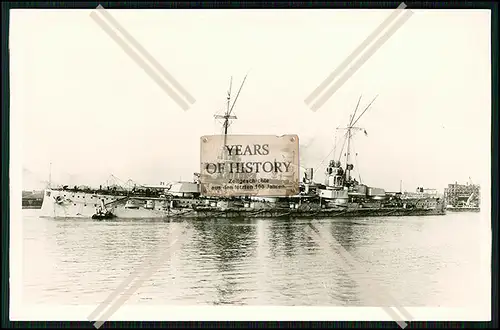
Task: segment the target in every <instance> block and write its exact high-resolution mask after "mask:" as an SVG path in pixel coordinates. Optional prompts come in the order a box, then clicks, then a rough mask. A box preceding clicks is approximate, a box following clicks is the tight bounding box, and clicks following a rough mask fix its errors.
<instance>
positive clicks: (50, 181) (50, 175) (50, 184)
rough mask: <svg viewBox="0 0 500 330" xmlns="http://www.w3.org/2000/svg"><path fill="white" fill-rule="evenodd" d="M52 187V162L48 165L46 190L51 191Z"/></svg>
mask: <svg viewBox="0 0 500 330" xmlns="http://www.w3.org/2000/svg"><path fill="white" fill-rule="evenodd" d="M51 186H52V162H50V164H49V184H48V188H49V189H51Z"/></svg>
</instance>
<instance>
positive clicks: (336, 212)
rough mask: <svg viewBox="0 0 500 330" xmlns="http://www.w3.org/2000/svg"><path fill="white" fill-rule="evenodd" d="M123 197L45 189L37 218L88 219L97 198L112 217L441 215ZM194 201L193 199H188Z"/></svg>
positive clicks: (420, 211) (443, 211) (428, 211)
mask: <svg viewBox="0 0 500 330" xmlns="http://www.w3.org/2000/svg"><path fill="white" fill-rule="evenodd" d="M126 199H128V197H127V196H116V195H103V194H92V193H85V192H68V191H61V190H47V191H45V195H44V200H43V204H42V208H41V215H40V216H41V217H46V218H92V217H93V216H94V215H95V214H96V208H97V207H98V206H99V205H100V204H99V203H100V201H104V203H106V204H107V205H109V206H108V207H107V208H108V210H110V211H111V212H112V214H113V215H114V219H158V218H160V219H161V218H163V219H169V218H334V217H383V216H429V215H444V214H446V209H445V208H441V207H438V208H430V209H424V208H420V209H419V208H412V209H408V208H399V207H398V208H396V207H394V208H388V207H384V208H353V209H349V208H319V207H318V208H316V209H311V208H310V207H308V209H303V208H301V207H300V206H298V207H297V208H292V209H286V208H273V207H267V208H264V209H259V208H251V207H245V208H241V207H239V208H231V207H229V208H226V209H220V208H217V207H206V206H203V205H204V204H206V203H203V200H197V203H194V204H195V206H194V207H181V208H169V207H166V204H167V203H168V202H167V201H166V200H165V199H160V198H156V199H155V198H147V200H149V201H151V200H155V201H156V203H154V204H155V205H154V208H153V209H148V208H146V207H145V206H144V205H145V204H146V203H144V205H142V206H136V208H134V209H130V208H126V203H125V202H124V200H126ZM192 201H194V200H192Z"/></svg>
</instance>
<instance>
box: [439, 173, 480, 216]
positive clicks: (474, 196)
mask: <svg viewBox="0 0 500 330" xmlns="http://www.w3.org/2000/svg"><path fill="white" fill-rule="evenodd" d="M469 180H470V178H469ZM444 194H445V199H446V203H447V209H449V210H451V211H453V210H464V211H465V210H474V211H479V209H480V207H481V187H480V185H478V184H473V183H472V180H470V183H469V182H467V183H466V184H459V183H458V182H455V183H451V184H449V185H448V188H445V189H444Z"/></svg>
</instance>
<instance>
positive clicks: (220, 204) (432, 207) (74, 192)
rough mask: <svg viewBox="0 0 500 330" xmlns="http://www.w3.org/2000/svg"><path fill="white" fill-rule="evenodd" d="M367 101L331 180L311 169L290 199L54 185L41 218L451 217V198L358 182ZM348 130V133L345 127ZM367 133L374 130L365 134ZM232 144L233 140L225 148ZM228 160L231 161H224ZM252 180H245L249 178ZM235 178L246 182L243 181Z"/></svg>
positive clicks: (225, 121)
mask: <svg viewBox="0 0 500 330" xmlns="http://www.w3.org/2000/svg"><path fill="white" fill-rule="evenodd" d="M245 79H246V76H245V78H244V79H243V82H242V84H241V86H240V88H239V90H238V93H237V95H236V97H235V100H234V102H233V104H232V105H231V102H230V101H231V85H232V79H231V83H230V87H229V90H228V93H227V109H226V110H225V111H224V113H223V115H216V116H215V118H217V119H220V120H222V134H221V135H223V137H224V140H223V141H226V139H225V138H226V136H227V134H228V127H229V125H230V123H231V121H232V120H234V119H236V116H235V115H234V113H233V108H234V105H235V103H236V101H237V100H238V96H239V94H240V92H241V88H242V87H243V85H244V82H245ZM360 101H361V97H360V98H359V100H358V102H357V105H356V108H355V110H354V113H353V114H352V115H351V116H350V118H349V123H348V125H347V126H346V127H344V128H342V130H343V131H344V133H343V134H342V135H343V140H344V145H343V147H342V149H344V146H345V145H346V144H347V150H346V152H345V153H342V150H341V155H343V156H345V161H344V162H341V160H340V158H341V157H339V159H331V160H329V162H328V164H327V166H325V168H324V171H325V172H324V173H325V179H324V182H316V181H315V180H314V173H315V171H314V169H312V168H305V169H304V170H303V171H302V172H303V173H302V174H303V175H302V179H301V180H300V182H299V191H298V193H296V194H294V195H289V196H266V197H259V196H251V195H241V196H227V197H226V196H216V197H214V196H208V195H207V194H205V193H204V191H203V189H202V182H201V181H202V180H201V174H200V173H194V175H193V180H192V181H177V182H172V183H169V184H166V183H163V182H162V183H161V184H160V185H135V186H134V187H133V188H131V189H130V188H123V187H120V186H113V187H110V186H108V187H102V186H101V187H99V189H92V188H89V187H87V188H81V187H76V186H75V187H73V188H70V187H68V186H62V187H57V188H53V187H49V188H47V189H46V190H45V191H44V197H43V203H42V207H41V217H49V218H92V219H96V220H107V219H117V218H118V219H120V218H122V219H125V218H127V219H146V218H147V219H155V218H165V219H176V218H334V217H375V216H426V215H444V214H446V204H445V200H444V198H442V197H441V196H438V195H436V194H429V193H426V191H425V190H424V189H423V188H422V187H419V188H418V189H416V191H415V192H414V193H404V192H402V191H399V192H387V191H385V190H384V189H382V188H376V187H371V186H368V185H365V184H363V183H361V182H358V181H357V180H356V179H355V178H354V176H353V175H352V171H353V170H354V166H353V164H352V162H351V159H350V158H351V157H350V155H351V139H352V138H353V136H354V134H355V133H356V132H359V131H364V129H362V128H360V127H357V126H355V125H356V124H357V122H358V121H359V119H360V118H361V117H362V116H363V115H364V114H365V112H366V111H367V110H368V109H369V108H370V106H371V104H372V103H373V101H375V99H373V101H371V102H370V103H369V104H368V106H366V108H365V109H364V110H363V111H362V112H361V113H360V114H359V115H358V116H357V117H356V114H357V112H358V108H359V104H360ZM338 129H340V128H338ZM364 132H365V134H366V131H364ZM224 143H225V142H224ZM221 157H222V158H223V157H224V156H223V155H221ZM248 178H249V177H248V176H245V179H246V180H248ZM233 180H239V178H238V176H237V175H236V176H235V177H234V178H233Z"/></svg>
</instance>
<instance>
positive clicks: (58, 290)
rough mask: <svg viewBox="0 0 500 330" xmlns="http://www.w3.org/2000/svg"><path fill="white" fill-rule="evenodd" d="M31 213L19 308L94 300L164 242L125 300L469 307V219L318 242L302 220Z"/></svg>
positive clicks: (387, 221) (475, 259) (351, 222)
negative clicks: (352, 262)
mask: <svg viewBox="0 0 500 330" xmlns="http://www.w3.org/2000/svg"><path fill="white" fill-rule="evenodd" d="M38 212H39V210H32V209H25V210H23V219H22V220H23V280H22V281H23V299H24V302H25V303H33V304H44V305H50V304H58V305H60V304H68V305H70V304H72V305H79V304H97V303H100V302H102V301H103V300H105V299H106V298H107V296H108V295H109V294H111V292H113V290H115V289H116V288H117V287H118V286H119V285H120V284H121V283H122V282H123V281H124V280H125V279H126V278H127V276H128V275H129V274H130V273H132V272H133V271H135V270H136V269H137V268H138V267H139V268H141V267H142V268H144V266H141V263H142V262H143V261H144V260H147V258H148V256H149V255H151V254H153V253H155V250H156V249H157V248H158V247H159V246H166V247H165V248H162V249H163V250H164V249H168V245H169V244H168V241H171V242H172V243H174V242H176V243H175V244H176V245H172V247H170V249H171V254H170V255H167V256H166V257H165V258H163V259H162V260H161V262H158V263H156V264H157V266H158V270H157V271H156V272H155V273H154V274H153V275H152V276H151V277H150V278H148V279H147V280H146V281H145V282H144V283H143V284H142V285H141V287H140V288H139V289H138V290H137V291H136V292H135V293H134V294H132V296H131V297H130V299H129V301H128V303H129V304H155V305H164V304H171V305H221V304H229V305H274V306H278V305H279V306H304V305H308V306H376V305H377V297H376V296H377V295H378V294H377V292H380V291H382V292H386V293H390V295H391V296H392V297H394V298H395V299H396V300H397V301H398V302H399V303H400V304H401V305H403V306H421V307H423V306H427V307H438V306H442V307H464V306H475V305H479V304H480V299H481V285H480V282H481V280H482V279H484V278H481V277H480V276H481V275H480V263H481V261H480V254H481V251H480V243H481V228H480V225H479V222H480V219H481V218H480V217H481V213H448V214H447V215H445V216H427V217H387V218H383V217H381V218H366V219H363V218H359V219H340V218H339V219H330V220H325V219H322V220H318V222H315V224H314V226H315V228H317V229H318V231H319V233H320V236H321V237H318V236H317V235H316V234H314V233H313V232H312V231H311V230H310V229H309V228H310V227H308V224H309V223H310V222H311V220H288V219H262V220H236V219H210V220H186V221H181V220H180V219H179V221H162V220H148V219H141V220H127V221H121V220H110V221H97V220H90V219H88V220H87V219H44V218H39V217H38ZM181 228H188V230H187V231H186V232H185V233H182V232H181V231H179V229H181ZM176 239H177V241H176ZM165 241H167V244H165ZM327 241H330V243H332V242H334V243H335V242H336V243H339V244H341V245H342V246H343V248H345V250H347V251H348V252H349V255H350V256H352V257H353V258H355V259H356V260H357V262H358V263H357V265H358V266H357V267H359V268H355V269H352V268H349V267H347V266H346V264H345V262H344V260H345V259H343V258H342V256H341V253H340V250H339V249H338V248H337V247H338V246H337V245H336V244H333V243H332V244H331V245H330V246H328V245H327V244H325V242H327ZM360 279H361V280H360ZM366 283H368V285H369V286H370V287H372V289H371V291H370V290H367V289H366ZM375 285H377V288H378V289H376V290H379V291H373V290H374V288H375V287H376V286H375ZM374 292H375V293H374Z"/></svg>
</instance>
